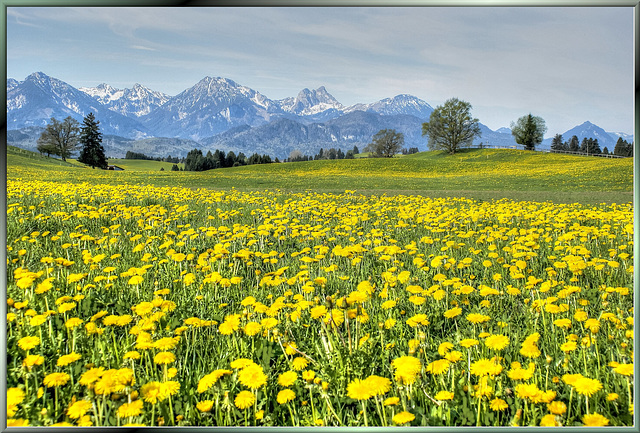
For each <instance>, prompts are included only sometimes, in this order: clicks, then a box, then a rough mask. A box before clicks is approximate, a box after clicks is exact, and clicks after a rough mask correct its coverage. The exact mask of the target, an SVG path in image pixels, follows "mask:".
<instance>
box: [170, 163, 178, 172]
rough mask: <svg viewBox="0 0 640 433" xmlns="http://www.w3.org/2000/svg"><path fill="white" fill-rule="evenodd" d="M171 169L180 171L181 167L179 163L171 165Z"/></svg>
mask: <svg viewBox="0 0 640 433" xmlns="http://www.w3.org/2000/svg"><path fill="white" fill-rule="evenodd" d="M171 171H180V168H179V167H178V164H173V165H172V166H171Z"/></svg>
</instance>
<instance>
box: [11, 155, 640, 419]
mask: <svg viewBox="0 0 640 433" xmlns="http://www.w3.org/2000/svg"><path fill="white" fill-rule="evenodd" d="M9 170H10V173H9V179H8V183H7V279H8V281H7V311H8V314H7V325H6V326H7V388H8V393H7V412H8V417H9V420H8V425H34V426H40V425H77V426H90V425H91V426H107V425H108V426H124V425H146V426H151V425H153V426H158V425H164V426H173V425H180V426H244V425H255V426H287V425H289V426H290V425H296V426H313V425H317V426H320V425H324V426H338V425H339V426H391V425H413V426H427V425H429V426H475V425H482V426H509V425H520V426H526V425H535V426H538V425H547V426H555V425H563V426H574V425H578V426H579V425H618V426H630V425H633V405H634V402H633V399H632V396H633V392H634V387H633V379H634V376H633V255H632V254H633V208H632V205H631V203H626V204H625V203H623V204H615V203H610V204H599V205H582V204H578V203H574V204H561V203H552V202H533V201H512V200H495V201H479V200H472V199H465V198H428V197H422V196H418V195H393V196H387V195H375V194H374V195H362V194H359V193H358V192H356V191H353V190H347V191H345V192H342V193H314V192H309V191H305V192H286V193H285V192H280V191H277V190H269V191H267V190H263V191H239V190H235V189H232V188H228V189H226V190H211V189H200V188H186V187H183V186H153V185H143V184H134V183H120V184H114V185H111V184H107V183H101V182H99V181H96V182H92V183H82V182H79V181H76V182H54V181H47V180H33V179H36V178H37V177H27V176H24V175H22V174H23V173H22V172H20V171H19V170H18V171H16V172H14V173H13V174H12V173H11V167H10V168H9ZM91 175H93V174H91ZM101 176H102V174H101Z"/></svg>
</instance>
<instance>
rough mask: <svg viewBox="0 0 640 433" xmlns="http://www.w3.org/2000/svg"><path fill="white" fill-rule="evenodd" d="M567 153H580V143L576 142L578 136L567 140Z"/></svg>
mask: <svg viewBox="0 0 640 433" xmlns="http://www.w3.org/2000/svg"><path fill="white" fill-rule="evenodd" d="M569 151H571V152H579V151H580V142H579V141H578V136H577V135H574V136H573V137H571V139H570V140H569Z"/></svg>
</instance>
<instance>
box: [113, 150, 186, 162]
mask: <svg viewBox="0 0 640 433" xmlns="http://www.w3.org/2000/svg"><path fill="white" fill-rule="evenodd" d="M124 159H142V160H145V161H160V162H173V163H174V164H177V163H180V162H184V157H182V158H178V157H177V156H176V157H172V156H171V155H169V156H165V157H159V156H156V157H153V156H147V155H145V154H144V153H140V152H132V151H130V150H127V153H126V154H125V156H124Z"/></svg>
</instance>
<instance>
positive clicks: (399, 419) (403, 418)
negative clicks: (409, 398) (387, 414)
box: [392, 411, 416, 425]
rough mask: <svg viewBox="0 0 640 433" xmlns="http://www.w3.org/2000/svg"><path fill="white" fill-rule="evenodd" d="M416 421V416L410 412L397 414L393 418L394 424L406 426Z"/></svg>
mask: <svg viewBox="0 0 640 433" xmlns="http://www.w3.org/2000/svg"><path fill="white" fill-rule="evenodd" d="M414 419H416V416H415V415H414V414H412V413H410V412H407V411H403V412H400V413H397V414H395V415H394V416H393V418H392V420H393V423H394V424H398V425H400V424H406V423H409V422H411V421H413V420H414Z"/></svg>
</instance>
